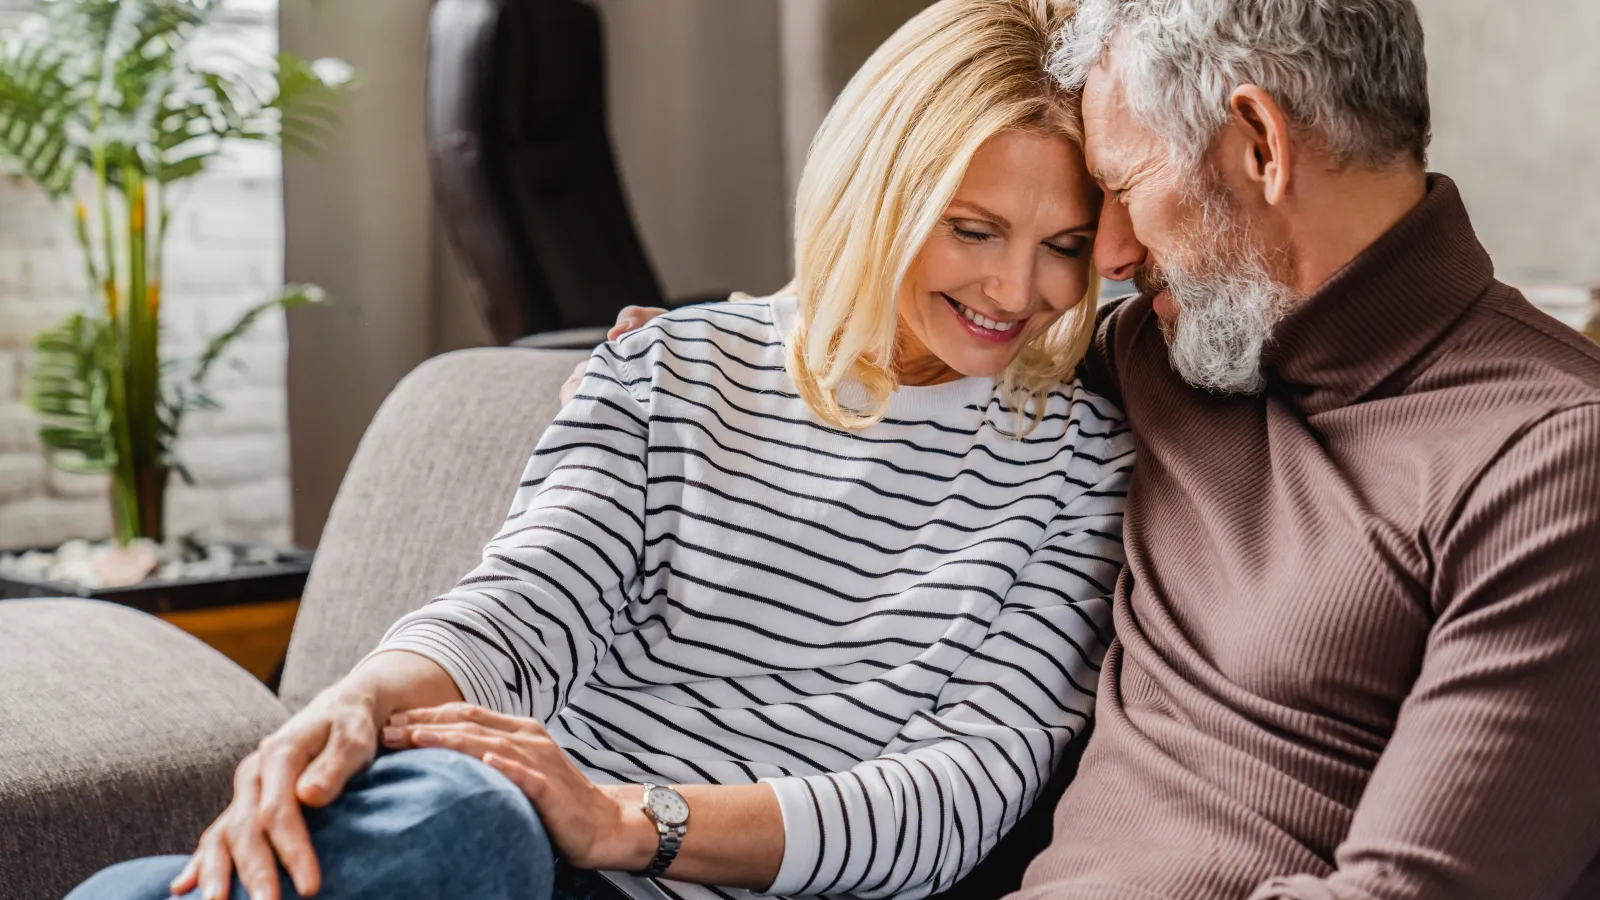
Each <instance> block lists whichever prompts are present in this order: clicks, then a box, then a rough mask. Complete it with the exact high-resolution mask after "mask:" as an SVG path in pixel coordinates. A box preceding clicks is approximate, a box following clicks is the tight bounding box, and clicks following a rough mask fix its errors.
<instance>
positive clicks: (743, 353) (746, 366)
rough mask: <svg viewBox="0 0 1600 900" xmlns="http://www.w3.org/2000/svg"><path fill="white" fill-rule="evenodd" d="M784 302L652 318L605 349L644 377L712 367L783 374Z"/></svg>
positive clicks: (726, 304) (685, 310)
mask: <svg viewBox="0 0 1600 900" xmlns="http://www.w3.org/2000/svg"><path fill="white" fill-rule="evenodd" d="M781 300H782V298H775V297H768V298H763V299H734V300H725V301H721V302H716V303H698V304H695V305H693V306H685V307H681V308H679V309H675V310H672V311H671V312H668V313H666V314H664V315H661V316H657V317H656V318H654V319H651V320H650V321H649V322H648V323H646V324H645V325H644V326H643V327H641V328H639V329H637V330H634V331H630V332H628V333H626V334H624V335H621V336H620V337H618V338H617V339H616V340H614V341H611V342H609V344H607V345H602V347H603V348H606V347H608V348H609V349H610V351H611V354H612V355H613V356H614V358H615V359H617V360H619V361H623V362H626V363H628V364H630V365H631V367H633V368H635V369H637V370H639V371H640V373H641V374H642V373H644V372H646V371H648V370H651V369H654V368H656V367H658V366H662V365H666V366H672V365H674V364H675V363H676V364H678V365H680V366H682V365H709V366H715V367H724V366H726V367H730V371H733V372H739V371H756V372H771V371H782V370H783V368H784V365H783V358H784V352H783V335H782V331H781V328H780V325H779V322H778V315H779V313H780V312H781V310H779V309H778V307H777V305H778V304H779V303H780V302H781Z"/></svg>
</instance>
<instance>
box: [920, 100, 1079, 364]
mask: <svg viewBox="0 0 1600 900" xmlns="http://www.w3.org/2000/svg"><path fill="white" fill-rule="evenodd" d="M1099 210H1100V195H1099V190H1098V189H1097V188H1096V187H1095V185H1094V181H1093V179H1091V178H1090V177H1089V173H1088V171H1087V169H1086V168H1085V167H1084V162H1083V153H1082V151H1081V150H1080V149H1079V148H1078V145H1077V144H1075V143H1073V142H1072V141H1071V140H1069V139H1067V138H1065V137H1060V136H1056V135H1046V134H1042V133H1038V132H1032V131H1005V132H1001V133H1000V134H998V135H996V136H995V137H994V138H992V139H990V140H989V142H988V143H986V144H984V145H983V146H982V147H981V148H979V150H978V152H977V154H975V155H974V156H973V157H972V164H971V166H969V167H968V169H967V173H966V177H965V178H963V179H962V181H961V187H960V188H959V189H957V191H956V194H955V198H954V199H953V200H952V201H951V202H950V205H949V206H948V207H947V208H946V209H945V212H944V216H943V217H942V218H941V219H940V220H939V224H938V225H937V226H936V227H935V228H934V231H933V234H932V235H930V236H929V238H928V242H927V243H926V244H925V245H923V248H922V252H921V253H919V254H917V258H916V261H915V262H914V263H913V264H912V267H911V272H910V273H909V275H908V277H907V278H906V284H905V288H904V290H903V293H902V294H901V296H900V333H899V335H898V341H899V364H898V369H899V374H900V380H901V383H902V384H933V383H937V382H940V381H948V380H952V379H954V378H958V377H960V376H963V375H966V376H982V377H996V376H999V375H1000V374H1002V373H1003V372H1004V371H1005V370H1006V368H1007V367H1008V366H1010V365H1011V362H1012V360H1014V359H1016V357H1017V354H1018V353H1019V352H1021V350H1022V348H1023V347H1024V346H1025V345H1027V344H1028V343H1029V342H1030V341H1032V340H1033V339H1034V338H1037V337H1038V336H1039V335H1041V334H1043V333H1044V331H1045V330H1046V329H1048V328H1049V327H1050V326H1051V325H1052V324H1054V323H1055V321H1056V320H1057V319H1059V318H1061V316H1062V314H1063V313H1065V312H1066V311H1067V310H1069V309H1071V308H1072V307H1074V306H1076V305H1077V304H1078V303H1079V302H1081V301H1082V300H1083V297H1084V294H1085V293H1087V291H1088V287H1089V278H1090V270H1089V259H1090V255H1091V250H1092V249H1093V241H1094V232H1095V225H1096V219H1097V217H1098V215H1099Z"/></svg>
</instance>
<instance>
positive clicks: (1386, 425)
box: [624, 0, 1600, 900]
mask: <svg viewBox="0 0 1600 900" xmlns="http://www.w3.org/2000/svg"><path fill="white" fill-rule="evenodd" d="M1422 46H1423V45H1422V29H1421V25H1420V23H1419V21H1418V18H1417V13H1416V10H1415V8H1414V7H1413V5H1412V3H1411V0H1084V3H1083V5H1082V7H1081V8H1080V11H1079V16H1078V21H1077V23H1076V25H1075V26H1074V28H1073V30H1072V33H1071V34H1068V35H1066V36H1064V39H1063V44H1062V50H1061V53H1060V58H1059V60H1058V68H1059V72H1060V75H1061V77H1063V78H1064V79H1066V80H1068V81H1069V82H1070V83H1073V84H1075V85H1079V86H1081V87H1082V88H1083V92H1084V107H1085V121H1086V126H1087V129H1088V134H1087V141H1086V147H1085V152H1086V157H1087V160H1088V162H1089V164H1090V166H1091V167H1092V168H1093V169H1094V171H1095V173H1096V175H1097V177H1098V178H1099V180H1100V181H1101V183H1102V185H1103V187H1104V188H1105V190H1106V203H1105V207H1104V211H1103V214H1102V218H1101V221H1100V232H1099V237H1098V239H1097V246H1096V248H1095V259H1096V264H1097V267H1098V268H1099V269H1100V271H1101V273H1102V274H1104V275H1105V276H1106V277H1108V278H1112V279H1116V280H1125V279H1128V278H1133V279H1134V280H1135V281H1136V282H1138V283H1139V284H1140V286H1141V288H1142V289H1143V293H1142V294H1141V295H1140V296H1139V297H1138V298H1136V299H1133V300H1130V301H1128V302H1124V303H1121V304H1120V305H1115V306H1112V307H1111V308H1110V309H1109V310H1108V311H1107V313H1106V315H1105V316H1104V320H1103V322H1102V327H1101V330H1100V332H1099V338H1098V341H1097V345H1096V348H1095V350H1094V352H1093V353H1091V356H1090V358H1089V361H1088V362H1087V364H1086V367H1085V375H1084V377H1085V378H1086V379H1087V380H1089V381H1090V382H1091V386H1092V387H1094V388H1095V389H1097V390H1099V391H1101V392H1103V393H1106V394H1108V395H1110V396H1114V397H1117V398H1119V399H1120V400H1121V402H1122V403H1123V405H1124V407H1125V409H1126V411H1127V414H1128V416H1129V418H1130V421H1131V423H1132V425H1133V427H1134V431H1135V434H1136V436H1137V438H1138V447H1139V460H1138V462H1137V464H1136V473H1135V476H1134V484H1133V489H1132V493H1131V494H1130V495H1129V498H1128V512H1127V519H1126V534H1125V537H1126V541H1127V553H1128V567H1127V570H1126V571H1125V572H1124V574H1123V576H1122V578H1121V580H1120V582H1119V584H1118V586H1117V594H1116V606H1115V622H1116V628H1117V634H1118V640H1117V641H1116V642H1115V643H1114V644H1113V645H1112V648H1111V650H1110V651H1109V652H1108V654H1107V658H1106V663H1105V666H1104V670H1103V673H1102V681H1101V685H1100V699H1099V713H1098V724H1097V726H1096V732H1095V736H1094V739H1093V740H1092V741H1091V742H1090V745H1089V747H1088V749H1087V751H1086V753H1085V756H1084V758H1083V761H1082V765H1081V768H1080V770H1079V772H1078V775H1077V778H1076V780H1075V781H1074V782H1073V783H1072V785H1071V787H1070V788H1069V789H1068V790H1067V792H1066V794H1065V796H1064V798H1063V799H1062V801H1061V803H1060V805H1059V807H1058V808H1057V812H1056V819H1055V834H1054V842H1053V844H1052V845H1051V846H1050V848H1049V849H1047V850H1046V851H1045V852H1044V853H1043V854H1042V855H1041V856H1040V857H1039V858H1038V860H1037V861H1036V862H1035V863H1034V864H1033V865H1032V866H1031V867H1030V868H1029V869H1028V872H1027V876H1026V878H1025V881H1024V885H1023V890H1022V893H1021V895H1019V896H1020V897H1021V898H1024V900H1035V898H1045V897H1064V898H1074V900H1077V898H1106V900H1113V898H1114V900H1140V898H1148V900H1155V898H1194V900H1202V898H1205V900H1210V898H1245V897H1247V896H1248V897H1250V898H1251V900H1358V898H1359V900H1377V898H1398V897H1406V898H1451V900H1466V898H1506V900H1511V898H1516V900H1527V898H1561V897H1568V898H1574V900H1575V898H1580V897H1584V898H1590V897H1600V866H1597V865H1596V857H1597V851H1600V765H1597V764H1596V759H1595V752H1596V750H1595V747H1596V738H1597V737H1600V349H1597V348H1596V347H1595V346H1594V345H1593V344H1590V343H1588V342H1587V341H1585V340H1584V339H1583V338H1581V337H1580V336H1579V335H1577V334H1576V333H1574V332H1571V331H1570V330H1568V329H1566V328H1564V327H1563V326H1561V325H1559V324H1558V323H1556V322H1555V321H1554V320H1552V319H1550V318H1548V317H1546V316H1544V315H1543V314H1541V313H1539V312H1538V311H1537V310H1535V309H1534V308H1532V307H1531V306H1530V305H1529V304H1528V303H1527V301H1526V300H1524V299H1523V298H1522V297H1521V296H1520V295H1519V294H1517V292H1515V291H1514V290H1512V289H1511V288H1509V287H1507V286H1505V285H1503V284H1500V283H1498V282H1496V281H1495V280H1494V276H1493V269H1492V267H1491V265H1490V261H1489V259H1488V257H1487V255H1486V254H1485V253H1484V251H1483V249H1482V247H1481V246H1480V245H1479V243H1478V242H1477V240H1476V238H1475V237H1474V235H1473V232H1472V228H1471V225H1470V223H1469V221H1468V218H1467V214H1466V211H1465V209H1464V207H1463V206H1462V202H1461V199H1460V196H1459V194H1458V192H1457V190H1456V188H1455V186H1454V185H1453V184H1452V183H1451V182H1450V181H1449V180H1448V179H1446V178H1444V177H1441V176H1429V175H1427V174H1426V170H1425V168H1424V160H1425V154H1426V149H1427V144H1428V138H1429V118H1428V117H1429V110H1428V98H1427V83H1426V68H1425V62H1424V59H1423V50H1422ZM1485 114H1491V112H1490V111H1487V110H1486V111H1485ZM1530 227H1537V225H1536V223H1530ZM624 316H625V318H629V319H632V320H633V321H632V322H630V324H637V322H638V321H639V318H640V317H639V315H638V312H637V311H627V312H625V314H624Z"/></svg>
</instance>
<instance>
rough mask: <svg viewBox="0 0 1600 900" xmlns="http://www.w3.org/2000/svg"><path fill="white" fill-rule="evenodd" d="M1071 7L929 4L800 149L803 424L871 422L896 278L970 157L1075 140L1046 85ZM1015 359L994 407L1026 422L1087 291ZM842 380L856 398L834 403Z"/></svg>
mask: <svg viewBox="0 0 1600 900" xmlns="http://www.w3.org/2000/svg"><path fill="white" fill-rule="evenodd" d="M1074 5H1075V4H1074V3H1072V2H1069V0H941V2H938V3H935V4H933V5H932V6H930V7H928V9H926V10H924V11H923V12H921V13H919V14H918V15H917V16H916V17H915V18H913V19H912V20H911V21H909V22H907V23H906V24H905V25H904V26H902V27H901V28H900V30H899V31H897V32H895V34H894V35H893V36H892V37H890V38H889V40H888V41H886V42H885V43H884V44H883V46H881V47H879V48H878V49H877V51H876V52H875V53H873V54H872V57H871V58H870V59H868V60H867V63H866V65H864V66H862V68H861V71H859V72H857V73H856V75H855V77H854V78H852V79H851V80H850V83H849V85H848V86H846V87H845V89H844V93H842V94H841V95H840V96H839V99H838V101H837V102H836V103H834V106H833V109H832V111H830V112H829V113H828V117H827V118H826V119H825V120H824V121H823V123H822V128H821V129H820V130H819V131H818V132H817V136H816V138H815V139H814V140H813V141H812V145H811V152H810V154H809V155H808V157H807V159H806V165H805V170H804V172H803V173H802V174H801V178H800V190H799V197H798V199H797V200H796V204H795V206H796V208H795V269H796V275H795V281H794V283H793V285H791V289H792V290H793V291H794V292H795V293H796V294H797V295H798V297H799V301H800V302H799V306H800V309H799V317H798V318H799V322H798V324H797V326H796V330H795V334H794V335H793V338H792V340H791V342H790V346H789V359H788V367H789V374H790V375H791V376H792V377H793V378H794V380H795V383H796V384H797V385H798V387H799V391H800V396H801V397H802V398H803V399H804V400H805V401H806V403H807V405H809V406H810V407H811V409H812V410H814V411H815V412H816V414H817V415H818V416H819V417H821V418H822V419H823V421H825V422H828V423H829V424H832V425H834V426H837V427H840V428H850V429H854V428H864V427H866V426H868V425H871V424H873V423H874V422H877V421H879V420H880V419H882V418H883V415H884V411H885V410H886V408H887V407H888V403H889V396H890V394H892V393H893V392H894V390H895V389H896V388H897V387H898V386H899V385H898V379H897V378H896V375H895V365H894V364H895V336H896V334H897V332H898V328H899V312H898V303H899V296H900V292H901V289H902V286H903V284H904V282H905V279H906V275H907V273H908V272H909V270H910V268H911V265H912V263H913V262H914V261H915V259H916V257H917V254H918V253H919V252H920V251H921V250H922V246H923V244H924V243H926V241H927V240H928V237H929V235H931V234H932V233H933V230H934V228H935V227H936V226H937V225H938V223H939V220H940V218H941V217H942V216H943V215H944V213H945V208H946V207H947V206H948V205H949V203H950V201H951V200H952V199H953V198H954V196H955V193H956V189H957V188H958V187H959V186H960V185H961V180H962V179H963V178H964V177H965V175H966V171H967V166H968V165H969V164H970V163H971V161H972V157H973V154H975V153H976V152H977V151H978V148H979V147H981V146H983V144H984V143H985V142H987V141H988V140H989V139H990V138H992V137H994V136H995V135H997V134H999V133H1001V132H1003V131H1008V130H1011V129H1030V130H1035V131H1043V132H1046V133H1051V134H1060V135H1063V136H1066V137H1068V138H1070V139H1072V140H1074V141H1077V142H1080V143H1081V141H1082V138H1083V132H1082V125H1081V120H1080V118H1079V112H1078V103H1077V100H1078V98H1077V95H1076V94H1074V93H1071V92H1068V91H1067V90H1065V89H1064V88H1062V87H1061V86H1060V84H1059V83H1058V82H1057V81H1056V80H1055V79H1054V78H1052V77H1051V75H1050V71H1049V63H1050V57H1051V52H1052V49H1053V47H1054V45H1055V41H1056V37H1057V34H1058V33H1059V32H1060V31H1061V29H1062V27H1063V26H1064V25H1066V24H1067V22H1068V20H1069V19H1070V18H1071V16H1072V11H1073V8H1074ZM1089 281H1090V288H1089V291H1088V295H1087V296H1086V297H1085V298H1084V299H1083V301H1082V302H1080V303H1079V304H1078V305H1077V306H1076V307H1075V308H1074V309H1073V310H1072V311H1071V312H1069V313H1068V314H1066V315H1064V316H1062V318H1061V320H1060V321H1058V322H1056V323H1055V324H1054V325H1053V326H1052V327H1051V328H1050V329H1049V330H1048V331H1047V332H1045V333H1044V334H1043V335H1041V336H1040V337H1038V338H1036V339H1035V340H1034V341H1032V342H1031V343H1029V344H1028V346H1026V347H1024V348H1023V349H1022V351H1021V352H1020V353H1019V354H1018V356H1017V359H1016V360H1015V361H1014V362H1013V363H1012V365H1011V366H1010V367H1009V368H1008V369H1007V370H1006V372H1005V374H1004V376H1003V377H1002V396H1003V398H1004V399H1005V400H1006V402H1007V403H1008V405H1010V406H1012V407H1013V408H1015V409H1016V410H1017V413H1018V419H1019V428H1018V431H1019V433H1020V432H1022V431H1025V430H1026V428H1027V427H1028V426H1026V425H1025V424H1024V422H1023V417H1024V415H1025V413H1024V412H1023V411H1024V410H1025V409H1029V408H1031V409H1032V418H1033V420H1034V421H1037V419H1038V417H1039V416H1041V415H1042V414H1043V410H1044V397H1045V395H1046V394H1048V393H1049V391H1050V389H1051V388H1052V387H1053V386H1055V385H1058V384H1060V383H1061V382H1062V381H1064V380H1066V379H1067V378H1068V377H1070V375H1071V373H1072V371H1073V369H1074V368H1075V367H1076V366H1077V364H1078V361H1079V360H1080V359H1081V358H1082V357H1083V354H1084V351H1085V350H1086V349H1087V348H1088V345H1089V340H1090V337H1091V336H1092V334H1093V331H1094V320H1095V305H1096V297H1097V288H1098V284H1099V279H1097V278H1094V277H1093V276H1092V273H1091V277H1090V279H1089ZM847 378H853V379H855V380H856V381H858V382H860V384H861V385H862V386H863V387H864V388H865V389H866V393H867V398H868V399H867V402H866V403H865V404H864V405H860V406H852V407H846V406H844V405H842V404H841V403H840V402H839V398H838V391H839V388H840V386H841V385H842V384H843V383H844V382H845V380H846V379H847Z"/></svg>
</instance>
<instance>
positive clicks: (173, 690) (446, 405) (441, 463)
mask: <svg viewBox="0 0 1600 900" xmlns="http://www.w3.org/2000/svg"><path fill="white" fill-rule="evenodd" d="M584 355H585V354H584V353H582V352H576V351H567V352H555V351H536V350H520V349H498V348H497V349H487V350H468V351H462V352H459V353H452V354H449V355H447V356H442V357H439V358H437V359H434V360H432V361H430V362H428V363H426V364H424V365H423V366H421V367H419V368H418V369H417V370H416V371H415V372H413V373H412V374H411V375H409V376H408V377H407V378H406V379H405V380H404V381H403V382H402V383H401V384H400V385H399V386H398V387H396V388H395V390H394V392H393V394H391V395H390V397H389V398H388V400H387V401H385V402H384V404H383V407H382V408H381V409H380V410H379V411H378V414H377V416H376V417H375V418H374V419H373V421H372V424H371V425H370V426H369V427H368V429H367V432H366V435H365V437H364V438H363V439H362V441H361V446H360V448H359V450H358V451H357V452H356V455H355V459H354V460H353V461H352V462H351V464H350V469H349V471H348V472H347V473H346V475H345V479H344V482H343V484H342V485H341V486H340V489H339V495H338V498H337V500H336V501H335V502H334V505H333V510H332V512H331V513H330V515H329V518H328V523H327V528H326V530H325V531H324V533H323V538H322V542H321V545H320V546H319V547H318V551H317V559H316V564H315V566H314V567H313V568H312V571H311V577H310V581H309V582H308V583H307V585H306V590H305V595H304V598H303V600H302V604H301V608H300V615H299V618H298V619H297V620H296V622H295V627H294V638H293V640H292V642H291V643H290V646H289V658H288V661H287V663H286V664H285V667H284V673H283V679H282V687H281V690H280V692H279V694H278V695H277V696H273V695H272V693H271V692H270V691H268V690H267V689H266V688H265V687H263V686H262V685H261V683H260V682H258V681H256V680H255V679H254V678H252V677H251V676H250V675H249V674H247V673H246V672H244V671H243V670H242V669H240V668H238V667H237V666H235V665H233V663H231V662H229V661H228V660H227V659H225V658H223V657H222V656H221V655H219V654H218V653H216V652H215V651H213V650H211V649H210V648H209V647H207V646H205V645H204V644H202V643H201V642H200V641H198V640H196V639H194V638H192V637H190V636H188V635H186V634H184V633H183V632H180V631H178V630H177V629H176V628H173V627H172V626H170V625H167V624H166V623H164V622H162V621H160V620H159V619H155V618H153V617H150V616H146V615H143V614H140V613H137V612H133V611H131V610H128V609H125V608H122V607H118V606H114V605H111V604H105V603H95V602H89V601H82V600H18V601H6V602H3V603H0V898H3V900H59V898H60V897H61V896H62V895H63V894H65V893H66V892H67V891H68V890H69V889H70V888H71V887H72V886H73V885H75V884H77V883H78V882H79V881H81V880H83V879H84V878H85V877H87V876H88V875H90V874H91V873H93V872H94V871H96V870H97V869H100V868H102V867H104V866H106V865H108V864H110V863H112V862H116V861H119V860H122V859H127V858H130V857H134V856H145V855H150V854H154V853H187V852H189V851H190V850H191V849H193V847H194V843H195V841H196V839H197V838H198V837H199V835H200V832H201V831H202V830H203V829H204V828H205V826H206V825H207V824H208V823H209V822H210V821H211V820H212V819H213V818H214V817H215V816H216V814H217V813H218V812H220V811H221V810H222V808H223V807H224V806H225V805H226V803H227V799H228V796H229V794H230V793H231V786H230V781H231V775H232V772H233V767H234V765H235V764H236V763H237V762H238V760H239V759H240V758H241V757H242V756H244V755H245V754H246V753H248V752H249V751H250V749H251V748H252V747H253V746H254V745H255V743H256V741H258V740H260V738H261V737H263V736H264V735H266V734H267V733H268V732H270V731H271V730H272V729H273V728H274V727H276V726H277V725H278V724H279V723H281V722H282V721H283V720H284V719H285V718H287V717H288V716H289V714H290V713H291V712H292V711H294V710H296V709H298V708H300V707H301V706H304V705H305V704H306V702H307V701H308V700H310V699H311V698H312V697H313V696H314V695H315V694H316V693H317V692H318V691H319V690H321V689H322V688H323V687H326V686H327V685H328V684H330V683H332V682H333V681H335V680H336V679H337V678H338V677H339V676H340V675H342V674H343V673H344V672H346V671H348V670H349V669H350V667H351V666H353V665H354V664H355V663H356V662H357V661H358V660H359V659H360V658H361V657H362V656H363V655H364V654H365V653H366V652H367V651H368V650H369V649H371V647H372V646H373V645H374V644H375V643H376V642H377V640H378V638H379V637H380V636H381V635H382V634H383V632H384V630H385V629H386V628H387V627H388V625H389V624H390V623H392V622H393V621H394V620H395V619H397V618H399V617H400V616H401V615H402V614H404V613H406V612H408V611H410V610H412V609H415V608H416V607H418V606H420V605H422V603H424V602H425V601H426V600H427V599H428V598H430V597H431V596H433V595H435V594H437V593H439V592H441V591H443V590H444V589H446V588H448V587H449V586H451V585H452V584H454V582H455V580H456V579H457V578H459V577H460V576H461V575H462V573H464V572H466V571H467V570H468V569H470V568H471V567H472V566H473V564H474V563H476V562H477V560H478V555H479V552H480V551H481V550H482V547H483V544H484V542H485V541H486V540H487V539H488V538H489V537H490V536H491V535H492V534H493V532H494V530H495V527H496V526H497V525H498V524H499V523H500V522H501V520H502V519H503V517H504V515H505V510H506V507H507V504H508V503H509V502H510V499H511V494H512V491H513V490H514V489H515V487H516V484H517V481H518V478H519V476H520V475H521V473H522V468H523V465H524V464H525V463H526V461H527V458H528V453H529V452H530V451H531V450H532V448H533V445H534V443H535V442H536V440H537V439H538V436H539V433H540V432H541V431H542V430H543V429H544V427H545V425H546V424H547V423H548V422H549V420H550V419H551V417H552V416H554V415H555V412H556V410H557V404H558V401H557V397H556V391H557V389H558V387H559V386H560V384H561V383H562V381H563V380H564V379H565V378H566V376H567V374H568V373H569V372H571V371H572V367H573V365H574V364H575V363H576V362H577V361H578V360H580V359H582V358H583V356H584ZM334 389H336V388H334Z"/></svg>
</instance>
